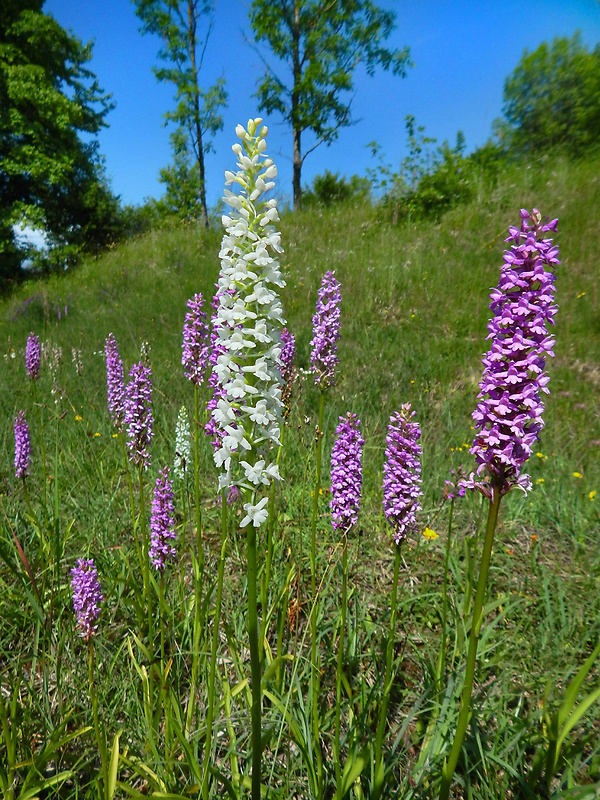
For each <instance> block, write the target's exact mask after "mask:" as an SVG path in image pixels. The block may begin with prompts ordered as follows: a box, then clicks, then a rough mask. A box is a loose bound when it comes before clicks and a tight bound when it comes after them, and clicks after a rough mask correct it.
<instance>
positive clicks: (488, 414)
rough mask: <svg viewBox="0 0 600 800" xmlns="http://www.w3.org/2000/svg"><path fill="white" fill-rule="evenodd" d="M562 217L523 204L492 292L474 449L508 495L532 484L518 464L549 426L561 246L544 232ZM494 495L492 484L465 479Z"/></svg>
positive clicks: (480, 466)
mask: <svg viewBox="0 0 600 800" xmlns="http://www.w3.org/2000/svg"><path fill="white" fill-rule="evenodd" d="M557 222H558V220H556V219H554V220H552V222H546V223H544V222H543V221H542V216H541V214H540V212H539V211H538V210H537V209H536V208H534V209H533V212H531V213H530V212H528V211H526V210H525V209H523V210H521V228H520V230H519V229H518V228H515V227H511V228H509V233H510V236H509V237H508V239H506V241H507V242H510V243H511V247H510V250H505V252H504V263H503V265H502V267H501V271H500V282H499V284H498V288H497V289H494V290H493V291H492V294H491V299H492V302H491V304H490V310H491V311H492V312H493V314H494V316H493V317H492V319H491V320H490V321H489V323H488V331H489V334H488V337H487V338H488V339H491V342H492V344H491V348H490V350H489V352H488V353H487V354H486V355H485V356H484V359H483V365H484V371H483V377H482V379H481V381H480V383H479V389H480V391H479V395H478V398H477V399H478V403H477V408H476V410H475V411H474V413H473V419H474V420H475V428H476V434H475V438H474V440H473V446H472V447H471V453H473V455H474V456H475V458H476V460H477V464H478V468H477V474H478V475H481V473H482V472H484V471H485V472H487V473H488V475H489V477H490V478H491V484H492V485H493V486H496V487H498V489H499V491H500V494H501V495H502V494H505V493H506V492H508V491H509V490H510V489H511V488H512V487H513V486H519V487H520V488H521V489H523V490H524V491H527V489H528V488H529V487H530V485H531V482H530V479H529V476H528V475H521V468H522V467H523V465H524V463H525V462H526V461H527V459H528V458H529V457H530V455H531V452H532V448H533V445H534V443H535V442H536V440H537V439H538V438H539V434H540V431H541V430H542V428H543V426H544V422H543V420H542V413H543V411H544V404H543V402H542V399H541V397H542V392H546V393H547V392H548V389H547V384H548V382H549V380H550V378H549V377H548V375H547V373H546V372H545V371H544V369H545V365H546V355H550V356H553V355H554V353H553V352H552V348H553V346H554V338H553V337H552V336H551V335H549V334H548V330H547V326H548V324H554V321H553V317H554V315H555V314H556V312H557V310H558V309H557V306H556V305H555V304H554V302H553V301H554V293H555V287H554V281H555V278H556V276H555V274H554V272H553V271H552V270H553V267H554V265H555V264H558V263H560V262H559V261H558V247H556V246H554V245H553V243H552V239H550V238H545V237H544V234H546V233H548V232H551V231H552V232H554V231H556V225H557ZM465 485H466V486H467V487H469V488H473V489H478V490H479V491H481V492H483V493H484V494H485V495H487V496H488V497H491V492H492V488H491V486H490V484H488V483H485V482H482V481H479V482H478V481H476V479H475V475H474V474H472V475H471V476H470V478H469V480H468V481H467V482H466V483H465Z"/></svg>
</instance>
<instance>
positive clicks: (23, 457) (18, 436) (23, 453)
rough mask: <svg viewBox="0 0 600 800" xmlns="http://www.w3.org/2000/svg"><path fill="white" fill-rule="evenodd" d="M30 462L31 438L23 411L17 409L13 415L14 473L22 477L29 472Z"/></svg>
mask: <svg viewBox="0 0 600 800" xmlns="http://www.w3.org/2000/svg"><path fill="white" fill-rule="evenodd" d="M30 462H31V440H30V438H29V426H28V425H27V420H26V419H25V412H24V411H19V413H18V414H17V416H16V417H15V475H16V476H17V478H24V477H25V476H26V475H27V474H29V464H30Z"/></svg>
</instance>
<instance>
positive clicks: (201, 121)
mask: <svg viewBox="0 0 600 800" xmlns="http://www.w3.org/2000/svg"><path fill="white" fill-rule="evenodd" d="M132 2H133V3H134V5H135V9H136V14H137V16H138V17H139V18H140V19H141V20H142V23H143V26H142V29H141V30H142V33H150V34H154V35H156V36H158V37H159V38H160V40H161V48H160V49H159V51H158V57H159V59H160V60H161V61H164V62H165V63H166V64H167V65H168V66H164V67H157V68H154V69H153V71H154V74H155V75H156V77H157V78H158V80H159V81H167V82H170V83H172V84H174V86H175V89H176V92H175V99H176V102H177V106H176V108H175V110H174V111H167V113H166V114H165V120H166V123H169V122H174V123H175V124H176V125H177V129H176V131H175V133H174V134H172V136H171V144H172V147H173V155H174V161H173V165H172V166H169V167H167V168H165V169H163V170H161V173H160V180H161V182H162V183H164V184H165V185H166V187H167V195H166V197H165V204H166V207H167V208H168V209H170V211H171V213H173V214H175V215H176V216H177V217H179V218H181V219H196V218H197V219H200V220H201V222H202V224H203V225H205V226H206V225H208V212H207V208H206V185H205V184H206V173H205V166H204V158H205V155H206V153H208V152H210V150H211V136H212V135H214V134H215V133H216V132H217V131H219V130H221V128H222V127H223V119H222V117H221V114H220V109H221V108H223V107H224V106H225V105H226V103H227V92H226V91H225V80H224V79H223V78H219V80H217V82H216V83H215V84H214V85H213V86H211V87H210V88H209V89H207V90H203V89H202V88H201V87H200V71H201V69H202V59H203V56H204V51H205V49H206V43H207V41H208V37H209V35H210V31H211V28H212V21H211V22H209V24H208V27H207V31H206V34H205V36H204V37H201V36H200V35H199V32H198V27H199V24H200V19H201V17H202V16H204V15H208V14H210V13H212V11H213V3H212V2H210V0H132ZM166 123H165V124H166Z"/></svg>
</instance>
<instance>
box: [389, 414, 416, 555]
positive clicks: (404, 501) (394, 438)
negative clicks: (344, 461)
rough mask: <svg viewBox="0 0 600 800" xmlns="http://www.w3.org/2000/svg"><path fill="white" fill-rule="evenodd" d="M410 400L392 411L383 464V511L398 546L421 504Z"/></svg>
mask: <svg viewBox="0 0 600 800" xmlns="http://www.w3.org/2000/svg"><path fill="white" fill-rule="evenodd" d="M414 416H415V412H414V411H413V410H412V408H411V404H410V403H405V404H404V405H402V406H401V407H400V411H398V412H396V413H395V414H392V416H391V417H390V422H389V425H388V434H387V437H386V440H385V442H386V449H385V461H384V464H383V510H384V513H385V516H386V518H387V520H388V522H389V523H390V525H391V526H392V538H393V540H394V542H395V543H396V544H397V545H399V544H400V543H401V542H402V541H403V540H404V539H406V537H407V535H408V534H409V532H411V531H413V530H414V529H415V528H416V525H417V512H418V511H419V510H420V508H421V506H420V503H419V498H420V497H421V495H422V494H423V492H422V491H421V445H420V443H419V439H420V438H421V428H420V426H419V423H418V422H413V421H412V418H413V417H414Z"/></svg>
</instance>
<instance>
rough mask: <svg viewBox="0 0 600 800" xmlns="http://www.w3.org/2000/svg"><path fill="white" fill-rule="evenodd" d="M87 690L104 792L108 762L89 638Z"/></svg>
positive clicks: (105, 789) (106, 783)
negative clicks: (101, 728) (101, 729)
mask: <svg viewBox="0 0 600 800" xmlns="http://www.w3.org/2000/svg"><path fill="white" fill-rule="evenodd" d="M88 688H89V693H90V701H91V703H92V716H93V718H94V732H95V734H96V742H97V744H98V750H99V752H100V761H101V762H102V783H103V787H104V792H105V793H106V791H107V788H108V761H107V758H106V741H105V738H104V736H103V735H102V733H101V731H100V718H99V716H98V695H97V694H96V687H95V685H94V645H93V642H92V640H91V638H90V640H89V643H88Z"/></svg>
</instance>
